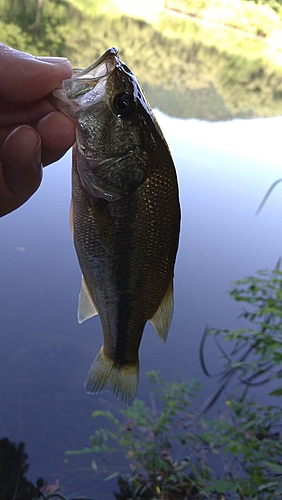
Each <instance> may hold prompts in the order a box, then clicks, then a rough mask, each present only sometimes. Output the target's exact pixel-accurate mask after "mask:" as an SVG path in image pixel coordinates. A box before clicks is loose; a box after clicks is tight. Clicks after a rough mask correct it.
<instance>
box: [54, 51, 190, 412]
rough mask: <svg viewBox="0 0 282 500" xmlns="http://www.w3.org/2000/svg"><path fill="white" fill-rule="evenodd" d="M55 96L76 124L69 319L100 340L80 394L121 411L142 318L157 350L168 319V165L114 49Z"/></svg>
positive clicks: (171, 182) (173, 226)
mask: <svg viewBox="0 0 282 500" xmlns="http://www.w3.org/2000/svg"><path fill="white" fill-rule="evenodd" d="M87 79H88V80H87ZM80 82H81V83H80ZM97 89H98V90H99V92H98V90H97ZM95 92H96V93H95ZM54 95H55V98H56V100H57V101H56V105H57V106H58V107H60V109H62V110H63V111H64V112H67V113H68V114H69V116H71V117H72V118H73V119H75V121H76V123H77V140H76V147H75V149H74V154H73V173H72V210H71V219H72V233H73V240H74V244H75V248H76V252H77V256H78V261H79V264H80V267H81V270H82V275H83V277H82V283H81V291H80V296H79V310H78V318H79V321H80V322H82V321H84V320H86V319H88V318H89V317H91V316H94V315H95V314H97V313H98V314H99V316H100V319H101V323H102V329H103V338H104V343H103V346H102V348H101V350H100V352H99V353H98V355H97V356H96V358H95V360H94V362H93V364H92V366H91V368H90V370H89V373H88V376H87V379H86V390H87V391H88V392H100V391H101V390H104V389H109V390H111V391H112V392H113V393H114V394H115V395H116V396H117V397H119V398H120V399H122V401H124V402H125V403H128V404H130V403H131V402H132V401H133V399H134V397H135V395H136V391H137V384H138V374H139V359H138V349H139V345H140V342H141V339H142V335H143V330H144V327H145V324H146V322H147V321H148V320H150V321H151V322H152V324H153V326H154V327H155V329H156V331H157V333H158V335H159V337H160V338H161V340H162V341H163V343H164V342H165V340H166V337H167V333H168V329H169V326H170V322H171V318H172V312H173V275H174V264H175V258H176V253H177V248H178V238H179V228H180V207H179V198H178V186H177V177H176V172H175V167H174V164H173V160H172V158H171V154H170V151H169V149H168V146H167V143H166V141H165V139H164V137H163V135H162V132H161V130H160V128H159V125H158V123H157V121H156V119H155V117H154V115H153V112H152V110H151V108H150V105H149V104H148V102H147V100H146V97H145V95H144V93H143V91H142V89H141V87H140V86H139V84H138V82H137V80H136V78H135V76H134V74H133V73H132V72H131V71H130V70H129V69H128V67H127V66H126V65H125V64H124V63H122V62H121V61H120V59H119V57H118V53H117V49H114V48H112V49H109V50H108V51H106V52H105V54H103V55H102V56H101V57H100V58H99V59H98V61H96V63H94V64H93V65H91V66H90V67H89V68H88V69H86V70H83V72H82V73H78V74H75V76H74V77H73V78H72V79H71V80H68V81H66V83H65V82H63V87H62V89H60V90H59V91H55V93H54ZM60 103H61V104H60Z"/></svg>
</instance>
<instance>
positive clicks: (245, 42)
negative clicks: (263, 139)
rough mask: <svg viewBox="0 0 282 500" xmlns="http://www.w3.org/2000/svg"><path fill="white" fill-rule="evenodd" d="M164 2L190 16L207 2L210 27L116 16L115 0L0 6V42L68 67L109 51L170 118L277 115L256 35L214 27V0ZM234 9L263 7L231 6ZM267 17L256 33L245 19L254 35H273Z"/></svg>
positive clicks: (280, 92) (271, 76) (9, 1)
mask: <svg viewBox="0 0 282 500" xmlns="http://www.w3.org/2000/svg"><path fill="white" fill-rule="evenodd" d="M166 3H167V6H168V7H173V8H174V9H177V8H179V9H184V8H185V9H186V10H187V8H188V7H189V9H190V10H191V8H192V7H191V6H194V7H193V8H195V9H196V11H197V15H199V13H201V11H202V10H203V9H205V8H206V9H207V8H209V9H211V4H212V5H213V8H214V9H215V11H211V10H209V14H208V16H210V17H208V18H209V19H211V20H213V18H214V21H216V23H215V24H214V25H213V24H212V23H211V24H202V23H199V22H195V20H193V18H191V16H190V17H187V18H184V19H182V18H179V17H177V16H172V15H170V14H169V13H168V12H169V11H166V12H165V11H163V12H162V13H160V14H159V15H158V16H157V17H155V19H154V20H152V22H150V23H148V22H146V21H145V20H142V19H137V18H132V17H129V16H126V15H123V14H122V13H121V11H120V9H119V7H118V5H117V3H116V2H115V1H114V0H108V1H107V2H102V1H101V0H100V1H99V0H0V11H1V21H0V27H1V41H2V42H3V43H6V44H7V45H10V46H12V47H14V48H18V49H19V50H23V51H27V52H31V53H33V54H35V55H39V54H40V55H43V54H45V55H53V56H56V55H57V56H67V57H69V58H70V60H71V61H72V64H73V66H75V67H85V66H87V65H89V64H91V63H92V62H93V61H94V60H95V59H96V58H97V57H98V56H100V55H101V53H103V52H104V50H106V49H107V48H108V47H110V46H113V45H116V46H118V47H119V49H120V53H121V58H122V59H123V60H126V62H127V63H128V65H129V66H130V67H131V68H132V69H133V71H134V72H135V74H136V75H137V77H138V78H139V80H140V81H141V83H142V85H143V86H144V88H145V90H146V93H147V96H148V98H149V100H150V102H151V104H152V106H153V107H158V108H160V109H161V110H163V111H164V112H166V113H167V114H169V115H172V116H178V117H182V118H188V117H195V118H201V119H209V120H222V119H231V118H233V117H243V118H246V117H248V118H249V117H257V116H276V115H278V114H281V113H282V67H281V65H280V60H279V57H280V55H279V54H280V53H279V51H278V50H276V49H275V48H274V47H272V46H271V45H269V44H268V43H266V41H265V40H264V39H263V38H262V37H246V36H245V34H244V32H243V31H242V30H241V31H239V30H232V29H231V30H230V29H226V28H224V29H219V24H218V23H221V21H222V20H220V19H219V17H218V16H219V13H218V12H219V11H220V9H218V8H217V9H216V6H217V7H218V6H219V5H220V1H219V0H218V1H217V2H207V0H205V1H204V0H201V1H200V0H194V1H186V2H184V0H183V1H180V0H178V2H177V1H176V0H175V1H173V2H172V1H170V2H166ZM227 3H228V5H229V3H230V2H227ZM235 3H236V5H237V4H238V5H239V4H240V5H241V4H242V5H243V4H248V5H251V4H252V8H253V6H255V7H257V8H258V7H265V6H261V5H259V6H256V5H255V4H253V3H252V2H233V3H232V2H231V3H230V4H235ZM184 4H185V5H184ZM242 5H241V7H242ZM208 6H209V7H208ZM241 7H240V8H241ZM265 8H266V7H265ZM201 9H202V10H201ZM268 11H269V12H268ZM268 11H267V15H265V16H264V17H263V18H260V19H264V21H260V22H263V27H262V28H261V27H260V26H261V25H260V22H258V20H257V21H256V20H255V18H254V17H252V22H253V23H254V26H256V29H258V30H261V29H263V30H264V31H267V30H268V27H269V29H271V30H272V28H273V26H274V24H275V26H276V24H277V23H278V22H279V19H278V17H277V15H276V14H275V12H274V10H271V9H268ZM205 12H206V14H205V15H207V11H205ZM216 12H217V13H216ZM246 12H247V10H246V9H245V10H244V15H245V14H246ZM225 14H226V12H225ZM225 14H224V15H225ZM220 15H221V16H223V13H222V12H221V14H220ZM226 15H227V14H226ZM230 15H231V14H230ZM256 15H257V16H258V15H259V14H258V13H257V14H256ZM211 16H212V17H211ZM273 16H274V17H273ZM275 16H276V17H275ZM239 17H240V16H239ZM234 19H235V17H234V18H233V21H234ZM246 19H247V25H248V26H251V24H250V22H249V19H248V17H247V18H246ZM267 19H270V20H271V19H272V20H273V23H274V24H273V25H271V26H270V25H269V24H268V21H267ZM225 20H226V19H225ZM233 21H232V22H233ZM234 22H235V21H234ZM234 22H233V24H234ZM269 22H270V21H269ZM229 24H230V23H229ZM231 24H232V23H231ZM267 26H268V27H267ZM240 29H241V28H240ZM268 31H269V30H268ZM274 31H275V30H274Z"/></svg>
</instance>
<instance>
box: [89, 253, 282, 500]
mask: <svg viewBox="0 0 282 500" xmlns="http://www.w3.org/2000/svg"><path fill="white" fill-rule="evenodd" d="M230 295H231V297H232V298H233V299H235V300H236V301H239V302H242V303H244V304H246V307H245V308H244V309H243V312H242V314H241V317H242V318H243V319H244V320H247V321H248V323H250V324H251V328H240V329H236V330H219V329H215V328H212V329H209V330H207V331H206V332H205V333H204V336H203V341H202V346H201V360H202V365H203V368H204V371H205V372H206V374H207V375H208V376H210V374H209V372H208V370H207V367H206V364H205V359H204V349H205V343H206V341H207V338H208V337H211V338H213V339H214V340H215V341H216V343H217V345H218V347H219V349H220V353H221V358H222V363H223V367H222V370H221V371H220V373H219V374H218V375H217V378H218V381H219V387H217V389H216V390H215V393H214V394H213V395H212V396H211V398H210V402H209V403H208V404H207V406H206V408H205V410H204V411H202V412H201V414H200V415H199V414H197V413H196V412H195V410H194V409H193V405H192V401H193V399H195V397H196V396H197V395H198V394H199V390H200V384H199V382H197V381H195V380H190V381H177V382H168V383H164V382H163V380H162V378H161V376H160V374H159V373H158V372H150V373H149V374H148V377H149V379H150V381H151V382H152V383H153V384H154V388H153V390H152V392H151V395H150V404H149V405H147V404H145V402H144V401H141V400H136V401H135V402H134V404H133V405H132V406H131V407H129V408H127V409H125V410H121V411H120V415H119V418H117V417H116V416H114V415H113V413H111V412H109V411H95V412H94V413H93V418H94V419H95V420H96V419H97V418H99V417H103V418H104V419H106V420H107V421H108V422H109V425H108V426H104V427H100V428H96V429H95V432H94V434H93V436H92V437H91V441H92V447H91V448H86V449H84V450H82V452H94V453H96V454H97V455H98V456H99V457H100V458H101V460H102V461H101V462H99V458H97V462H96V461H93V462H92V465H93V468H94V469H96V470H97V471H98V470H101V468H102V469H103V471H104V473H106V474H107V479H110V478H114V477H118V486H119V492H115V493H114V495H115V498H116V500H125V499H128V500H129V499H148V500H149V499H151V500H152V499H160V500H161V499H167V500H170V499H173V500H178V499H183V500H184V499H187V500H188V499H215V498H217V499H219V498H234V499H237V498H238V499H256V500H270V499H271V500H281V497H282V458H281V457H282V441H281V425H282V408H281V405H280V406H279V405H278V404H277V403H276V402H275V403H273V404H263V403H262V402H260V401H256V400H255V399H253V398H251V397H250V394H249V392H250V389H251V388H252V389H254V388H256V387H260V386H261V385H262V384H263V385H267V384H269V383H270V382H271V389H270V390H269V396H270V397H275V398H279V397H280V396H282V386H281V369H280V365H281V361H282V323H281V317H282V271H281V270H280V262H279V263H278V264H277V266H276V267H275V269H274V270H273V271H272V272H269V271H265V270H264V271H259V272H258V273H257V275H256V276H249V277H247V278H244V279H242V280H239V281H236V282H235V283H234V284H233V287H232V289H231V291H230ZM224 343H226V346H225V345H224ZM227 348H228V351H229V352H227ZM232 380H234V382H235V383H234V384H233V387H232V389H229V394H228V393H227V387H229V386H230V383H231V381H232ZM220 395H224V406H223V408H222V405H221V406H220V412H219V417H218V418H217V419H215V420H209V419H208V418H207V412H208V410H209V409H210V408H211V406H212V405H213V404H214V402H215V401H216V400H217V399H218V398H219V396H220ZM275 401H276V400H275ZM104 421H105V420H104ZM113 452H116V453H119V454H121V455H122V456H123V457H124V456H125V458H126V460H127V462H128V469H127V470H126V471H125V466H124V460H122V458H121V457H120V458H119V465H118V464H117V466H114V467H113V466H111V467H109V468H107V467H105V465H104V464H105V463H106V462H107V463H109V461H108V459H107V456H111V457H112V455H113ZM101 464H103V466H101ZM120 464H123V465H122V466H120Z"/></svg>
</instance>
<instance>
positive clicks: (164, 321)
mask: <svg viewBox="0 0 282 500" xmlns="http://www.w3.org/2000/svg"><path fill="white" fill-rule="evenodd" d="M172 313H173V282H172V280H171V282H170V284H169V286H168V289H167V291H166V294H165V295H164V297H163V299H162V301H161V303H160V305H159V307H158V309H157V310H156V312H155V314H154V315H153V316H152V318H150V321H151V323H152V325H153V327H154V328H155V330H156V332H157V334H158V336H159V337H160V339H161V341H162V343H163V344H164V343H165V341H166V338H167V334H168V330H169V327H170V323H171V318H172Z"/></svg>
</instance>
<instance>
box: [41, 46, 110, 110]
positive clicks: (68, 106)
mask: <svg viewBox="0 0 282 500" xmlns="http://www.w3.org/2000/svg"><path fill="white" fill-rule="evenodd" d="M118 64H119V58H118V49H117V48H116V47H112V48H111V49H108V50H107V51H106V52H105V53H104V54H102V55H101V57H99V59H97V61H95V62H94V63H93V64H91V65H90V66H88V68H85V69H83V70H80V69H79V70H74V75H73V76H72V78H69V79H67V80H64V81H63V83H62V85H61V87H60V88H58V89H56V90H54V92H52V96H51V98H50V101H51V102H52V103H53V104H54V105H55V106H56V107H58V108H59V109H61V111H63V113H65V114H67V115H68V116H71V117H73V118H74V117H75V115H76V112H78V111H80V110H82V109H86V108H87V107H89V106H92V105H93V104H96V103H97V102H98V101H100V100H101V99H102V98H103V96H104V95H105V88H106V81H107V79H108V77H109V76H110V75H111V73H112V72H113V71H114V69H115V68H116V66H117V65H118Z"/></svg>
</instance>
